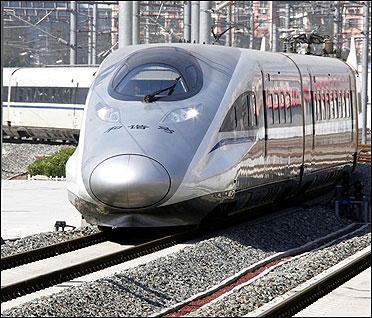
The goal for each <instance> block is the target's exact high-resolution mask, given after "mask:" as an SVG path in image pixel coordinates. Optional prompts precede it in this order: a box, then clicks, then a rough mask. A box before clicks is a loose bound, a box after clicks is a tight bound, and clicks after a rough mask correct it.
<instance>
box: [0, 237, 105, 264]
mask: <svg viewBox="0 0 372 318" xmlns="http://www.w3.org/2000/svg"><path fill="white" fill-rule="evenodd" d="M109 236H110V234H109V233H107V232H99V233H95V234H92V235H87V236H84V237H80V238H77V239H73V240H68V241H65V242H61V243H57V244H53V245H49V246H46V247H43V248H38V249H35V250H32V251H28V252H23V253H18V254H14V255H11V256H6V257H2V258H1V270H2V271H3V270H7V269H10V268H13V267H16V266H21V265H24V264H28V263H31V262H35V261H38V260H42V259H46V258H49V257H53V256H56V255H60V254H63V253H68V252H71V251H74V250H77V249H80V248H83V247H87V246H91V245H94V244H97V243H100V242H103V241H106V240H108V239H109Z"/></svg>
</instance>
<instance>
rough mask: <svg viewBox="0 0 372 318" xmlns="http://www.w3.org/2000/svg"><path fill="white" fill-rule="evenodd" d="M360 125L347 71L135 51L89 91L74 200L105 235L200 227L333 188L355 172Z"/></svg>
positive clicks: (182, 49) (207, 50) (108, 63)
mask: <svg viewBox="0 0 372 318" xmlns="http://www.w3.org/2000/svg"><path fill="white" fill-rule="evenodd" d="M162 88H163V89H165V88H167V89H165V90H163V91H162ZM156 92H157V94H151V93H156ZM144 100H146V102H145V101H144ZM357 125H358V121H357V99H356V82H355V76H354V73H353V71H352V70H351V69H350V68H349V67H348V65H346V64H345V63H343V62H342V61H340V60H337V59H333V58H325V57H315V56H305V55H291V54H283V53H270V52H261V51H255V50H247V49H239V48H229V47H222V46H210V45H193V44H172V45H170V44H164V45H162V44H157V45H138V46H130V47H128V48H125V49H120V50H118V51H116V52H115V53H113V54H111V55H110V56H109V57H108V58H106V60H105V61H104V62H103V63H102V65H101V66H100V68H99V70H98V72H97V74H96V76H95V79H94V82H93V84H92V86H91V88H90V90H89V94H88V97H87V103H86V109H85V112H84V118H83V123H82V128H81V132H80V140H79V145H78V148H77V150H76V152H75V153H74V155H73V156H72V157H71V158H70V159H69V161H68V163H67V179H68V193H69V199H70V201H71V202H72V204H73V205H74V206H75V207H76V208H77V209H78V210H79V211H80V212H81V214H82V215H83V217H84V218H85V219H86V221H87V222H89V223H92V224H98V225H101V226H107V227H129V226H133V227H147V226H148V227H161V226H178V225H191V224H199V223H200V222H202V221H203V220H205V219H206V218H208V217H213V216H217V215H218V216H221V215H222V216H223V215H226V214H232V213H237V212H239V211H243V210H247V208H248V209H249V208H253V207H258V206H261V205H266V204H269V203H273V202H276V201H278V200H283V199H285V198H290V197H294V196H297V195H299V194H300V193H305V192H307V191H312V190H314V189H317V188H320V187H323V186H325V185H327V184H331V183H332V182H334V181H335V180H336V178H337V177H338V176H339V175H340V174H341V173H342V172H343V171H344V170H351V169H352V168H353V165H355V162H356V153H357V144H358V143H357V128H358V127H357Z"/></svg>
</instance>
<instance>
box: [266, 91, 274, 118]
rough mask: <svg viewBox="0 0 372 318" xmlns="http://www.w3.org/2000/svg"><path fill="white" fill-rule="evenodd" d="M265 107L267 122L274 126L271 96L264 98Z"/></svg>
mask: <svg viewBox="0 0 372 318" xmlns="http://www.w3.org/2000/svg"><path fill="white" fill-rule="evenodd" d="M266 106H267V122H268V123H269V124H270V125H273V124H274V104H273V95H272V94H269V93H268V94H267V98H266Z"/></svg>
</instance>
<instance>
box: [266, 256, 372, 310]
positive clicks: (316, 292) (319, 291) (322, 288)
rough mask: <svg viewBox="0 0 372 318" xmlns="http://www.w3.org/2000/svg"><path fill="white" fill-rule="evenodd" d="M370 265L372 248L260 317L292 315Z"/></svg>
mask: <svg viewBox="0 0 372 318" xmlns="http://www.w3.org/2000/svg"><path fill="white" fill-rule="evenodd" d="M370 266H371V250H369V251H368V252H366V253H364V254H363V255H361V256H360V257H358V258H356V259H355V260H353V261H351V262H350V263H348V264H346V265H345V266H343V267H341V268H339V269H338V270H336V271H335V272H333V273H332V274H330V275H327V276H325V277H323V278H322V279H320V280H319V281H318V282H316V283H314V284H312V285H310V286H309V287H308V288H304V289H303V290H302V291H299V292H296V293H295V294H293V295H292V296H291V297H288V298H287V299H285V300H283V301H282V302H280V303H278V304H277V305H275V306H273V307H272V308H270V309H268V310H266V311H264V312H262V313H261V314H259V317H292V316H293V315H295V314H296V313H298V312H300V311H301V310H302V309H304V308H306V307H307V306H309V305H311V304H312V303H314V302H315V301H317V300H318V299H320V298H322V297H323V296H325V295H326V294H328V293H330V292H331V291H333V290H334V289H336V288H337V287H339V286H341V285H342V284H344V283H345V282H347V281H349V280H350V279H351V278H353V277H354V276H356V275H358V274H359V273H361V272H362V271H364V270H365V269H367V268H368V267H370Z"/></svg>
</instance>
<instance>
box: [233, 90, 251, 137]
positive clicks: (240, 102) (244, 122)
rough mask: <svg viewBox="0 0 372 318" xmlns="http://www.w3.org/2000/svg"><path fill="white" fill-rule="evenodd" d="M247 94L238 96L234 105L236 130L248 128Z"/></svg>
mask: <svg viewBox="0 0 372 318" xmlns="http://www.w3.org/2000/svg"><path fill="white" fill-rule="evenodd" d="M247 102H248V100H247V95H242V96H241V97H240V98H238V99H237V100H236V101H235V103H234V106H233V107H235V110H236V130H238V131H242V130H248V120H249V119H248V116H249V114H248V109H249V108H248V107H249V106H248V104H247Z"/></svg>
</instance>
